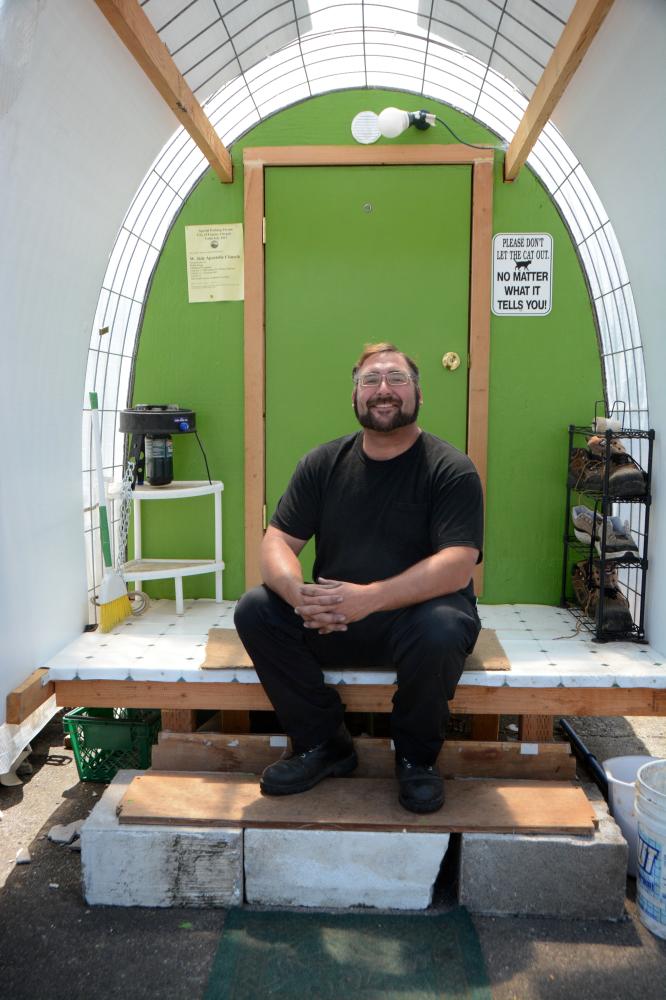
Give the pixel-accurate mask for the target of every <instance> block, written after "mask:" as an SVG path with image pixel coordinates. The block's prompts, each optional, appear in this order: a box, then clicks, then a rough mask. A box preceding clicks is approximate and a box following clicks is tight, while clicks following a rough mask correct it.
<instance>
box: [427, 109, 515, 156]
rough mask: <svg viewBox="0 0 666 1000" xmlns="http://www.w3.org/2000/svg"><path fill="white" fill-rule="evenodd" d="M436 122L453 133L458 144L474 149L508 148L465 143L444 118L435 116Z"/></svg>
mask: <svg viewBox="0 0 666 1000" xmlns="http://www.w3.org/2000/svg"><path fill="white" fill-rule="evenodd" d="M435 121H438V122H439V124H440V125H443V126H444V128H446V129H448V130H449V132H450V133H451V135H452V136H453V138H454V139H455V140H456V142H461V143H462V144H463V146H471V147H472V149H505V148H506V147H505V146H479V145H477V143H475V142H465V140H464V139H461V138H460V136H459V135H456V133H455V132H454V131H453V129H452V128H451V126H450V125H447V124H446V122H445V121H444V120H443V119H442V118H438V117H437V115H435Z"/></svg>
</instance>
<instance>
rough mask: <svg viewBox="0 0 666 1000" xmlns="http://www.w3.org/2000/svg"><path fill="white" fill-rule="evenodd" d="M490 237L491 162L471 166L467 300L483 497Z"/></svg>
mask: <svg viewBox="0 0 666 1000" xmlns="http://www.w3.org/2000/svg"><path fill="white" fill-rule="evenodd" d="M492 239H493V161H492V160H484V161H481V162H479V163H475V164H474V167H473V168H472V243H471V251H470V253H471V260H470V275H471V277H470V301H469V374H468V387H467V394H468V399H467V454H468V455H469V457H470V458H471V459H472V461H473V462H474V465H475V466H476V470H477V472H478V473H479V478H480V480H481V487H482V489H483V496H484V508H485V496H486V483H487V473H488V386H489V381H490V299H491V286H492V272H491V266H490V263H491V254H490V247H491V246H492ZM474 592H475V593H476V594H477V596H480V595H481V594H483V563H480V564H479V565H478V566H476V567H475V569H474Z"/></svg>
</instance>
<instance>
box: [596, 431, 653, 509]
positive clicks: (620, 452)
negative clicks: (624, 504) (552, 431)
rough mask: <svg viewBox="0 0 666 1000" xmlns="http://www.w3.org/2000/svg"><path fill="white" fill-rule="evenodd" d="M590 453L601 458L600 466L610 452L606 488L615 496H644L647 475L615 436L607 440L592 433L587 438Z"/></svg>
mask: <svg viewBox="0 0 666 1000" xmlns="http://www.w3.org/2000/svg"><path fill="white" fill-rule="evenodd" d="M587 447H588V448H589V450H590V453H591V454H592V455H593V456H595V457H596V458H599V459H601V462H602V466H603V464H604V463H605V460H606V453H607V451H609V452H610V466H611V467H610V475H609V481H608V489H609V490H610V492H611V493H613V494H614V495H615V496H623V497H626V496H637V497H638V496H644V495H645V487H646V483H647V476H646V475H645V473H644V472H643V470H642V469H641V467H640V465H638V463H637V462H635V461H634V459H633V458H632V457H631V455H630V454H629V453H628V451H627V449H626V448H625V447H624V445H623V444H622V442H621V441H618V439H617V438H611V439H610V441H607V440H606V438H605V437H602V436H601V435H598V434H593V435H592V437H590V438H588V439H587Z"/></svg>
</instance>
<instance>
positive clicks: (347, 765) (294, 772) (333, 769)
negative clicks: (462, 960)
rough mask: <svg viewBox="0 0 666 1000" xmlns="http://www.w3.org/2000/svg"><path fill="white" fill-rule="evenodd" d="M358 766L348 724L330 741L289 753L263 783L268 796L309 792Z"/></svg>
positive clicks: (266, 771) (263, 776) (278, 761)
mask: <svg viewBox="0 0 666 1000" xmlns="http://www.w3.org/2000/svg"><path fill="white" fill-rule="evenodd" d="M357 765H358V758H357V756H356V751H355V750H354V744H353V742H352V738H351V736H350V734H349V731H348V729H347V727H346V726H345V725H344V723H343V724H342V725H341V726H340V728H339V729H338V731H337V733H335V735H334V736H331V738H330V739H328V740H324V742H323V743H319V744H318V746H316V747H312V748H311V749H309V750H297V749H295V750H292V751H286V752H285V753H284V754H283V756H282V757H281V758H280V760H277V761H276V762H275V763H274V764H270V765H269V767H267V768H266V770H265V771H264V773H263V774H262V776H261V781H260V782H259V784H260V787H261V790H262V792H263V793H264V794H265V795H294V794H296V793H297V792H307V790H308V788H313V787H314V786H315V785H316V784H318V782H320V781H321V780H322V778H328V777H329V776H330V777H333V778H340V777H341V776H342V775H343V774H349V773H350V772H351V771H353V770H354V768H355V767H356V766H357Z"/></svg>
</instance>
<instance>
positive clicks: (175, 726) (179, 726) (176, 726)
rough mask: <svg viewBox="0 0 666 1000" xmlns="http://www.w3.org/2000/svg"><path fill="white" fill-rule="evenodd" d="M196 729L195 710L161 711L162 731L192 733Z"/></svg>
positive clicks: (170, 709)
mask: <svg viewBox="0 0 666 1000" xmlns="http://www.w3.org/2000/svg"><path fill="white" fill-rule="evenodd" d="M196 728H197V710H196V708H163V709H162V729H166V730H167V731H168V732H170V733H193V732H194V731H195V730H196Z"/></svg>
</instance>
